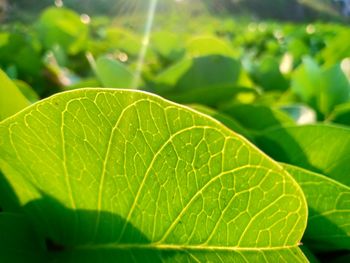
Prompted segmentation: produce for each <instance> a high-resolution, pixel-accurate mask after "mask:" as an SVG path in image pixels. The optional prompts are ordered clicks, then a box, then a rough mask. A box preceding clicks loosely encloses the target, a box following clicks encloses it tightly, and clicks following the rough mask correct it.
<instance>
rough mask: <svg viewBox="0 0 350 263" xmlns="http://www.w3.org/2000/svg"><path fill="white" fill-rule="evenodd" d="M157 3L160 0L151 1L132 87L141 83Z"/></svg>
mask: <svg viewBox="0 0 350 263" xmlns="http://www.w3.org/2000/svg"><path fill="white" fill-rule="evenodd" d="M157 3H158V0H150V1H149V7H148V12H147V20H146V24H145V29H144V36H143V40H142V48H141V50H140V54H139V56H138V61H137V67H136V71H135V77H134V80H133V83H132V85H131V87H133V88H137V87H138V85H139V83H140V78H141V73H142V68H143V64H144V62H145V56H146V52H147V49H148V46H149V42H150V37H151V31H152V26H153V20H154V15H155V12H156V8H157Z"/></svg>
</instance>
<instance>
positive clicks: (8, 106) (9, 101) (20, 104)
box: [0, 69, 29, 120]
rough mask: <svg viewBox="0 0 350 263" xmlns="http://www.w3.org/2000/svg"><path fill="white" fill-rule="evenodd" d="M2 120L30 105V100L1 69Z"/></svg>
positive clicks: (0, 118)
mask: <svg viewBox="0 0 350 263" xmlns="http://www.w3.org/2000/svg"><path fill="white" fill-rule="evenodd" d="M0 83H1V85H0V120H3V119H5V118H7V117H9V116H11V115H13V114H15V113H17V112H18V111H20V110H22V109H23V108H25V107H27V106H29V102H28V100H27V99H26V98H25V97H24V96H23V94H22V93H21V92H20V91H19V89H18V88H17V87H16V85H15V84H14V83H13V82H12V80H10V79H9V78H8V77H7V75H6V74H5V73H4V72H3V71H2V70H1V69H0Z"/></svg>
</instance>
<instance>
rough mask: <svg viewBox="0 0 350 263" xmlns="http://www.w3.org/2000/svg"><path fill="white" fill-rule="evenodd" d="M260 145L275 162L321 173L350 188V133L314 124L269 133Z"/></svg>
mask: <svg viewBox="0 0 350 263" xmlns="http://www.w3.org/2000/svg"><path fill="white" fill-rule="evenodd" d="M257 143H258V145H259V147H260V149H262V150H263V151H264V152H266V153H267V154H269V155H270V156H271V157H272V158H274V159H275V160H278V161H281V162H285V163H289V164H292V165H296V166H300V167H303V168H305V169H308V170H311V171H314V172H317V173H321V174H324V175H327V176H329V177H331V178H332V179H334V180H336V181H339V182H341V183H343V184H345V185H347V186H350V176H349V175H350V172H349V171H350V161H349V160H350V129H348V128H346V127H342V126H335V125H325V124H314V125H305V126H289V127H283V128H282V127H281V128H274V129H271V130H266V131H265V132H264V133H263V134H262V135H261V136H260V137H259V138H258V139H257Z"/></svg>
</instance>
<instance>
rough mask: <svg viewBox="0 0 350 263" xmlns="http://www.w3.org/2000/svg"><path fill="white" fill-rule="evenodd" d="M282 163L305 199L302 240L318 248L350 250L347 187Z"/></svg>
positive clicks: (348, 190)
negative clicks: (306, 208) (306, 213)
mask: <svg viewBox="0 0 350 263" xmlns="http://www.w3.org/2000/svg"><path fill="white" fill-rule="evenodd" d="M283 167H284V169H286V171H287V172H288V173H289V174H291V175H292V176H293V177H294V178H295V180H296V181H297V182H298V183H299V185H300V186H301V188H302V189H303V192H304V194H305V197H306V200H307V204H308V208H309V218H308V224H307V228H306V232H305V235H304V237H303V243H305V244H307V245H308V246H309V247H310V248H313V249H317V250H320V251H322V252H325V251H332V250H346V249H348V250H350V225H349V218H350V187H348V186H346V185H343V184H341V183H339V182H337V181H334V180H332V179H330V178H328V177H326V176H324V175H321V174H316V173H312V172H310V171H307V170H304V169H301V168H299V167H294V166H291V165H283Z"/></svg>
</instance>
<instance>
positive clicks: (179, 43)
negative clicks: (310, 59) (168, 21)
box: [150, 31, 185, 61]
mask: <svg viewBox="0 0 350 263" xmlns="http://www.w3.org/2000/svg"><path fill="white" fill-rule="evenodd" d="M150 44H151V46H152V47H153V49H154V50H155V51H156V52H157V54H159V55H160V56H161V57H163V58H166V59H168V60H170V61H175V60H176V59H179V58H181V57H182V56H183V55H184V53H185V49H184V48H183V39H181V38H179V35H178V34H176V33H174V32H169V31H158V32H155V33H153V34H152V39H151V43H150Z"/></svg>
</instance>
